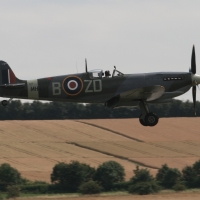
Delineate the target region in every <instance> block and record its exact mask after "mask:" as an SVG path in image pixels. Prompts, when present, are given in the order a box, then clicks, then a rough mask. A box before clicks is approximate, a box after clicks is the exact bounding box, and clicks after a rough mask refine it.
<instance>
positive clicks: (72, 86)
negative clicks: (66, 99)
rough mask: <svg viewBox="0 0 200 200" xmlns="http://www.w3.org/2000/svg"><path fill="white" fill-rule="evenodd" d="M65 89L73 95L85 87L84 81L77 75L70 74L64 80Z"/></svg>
mask: <svg viewBox="0 0 200 200" xmlns="http://www.w3.org/2000/svg"><path fill="white" fill-rule="evenodd" d="M62 87H63V90H64V91H65V92H66V93H67V94H68V95H71V96H75V95H77V94H79V93H80V92H81V91H82V89H83V82H82V80H81V79H80V78H79V77H77V76H68V77H66V78H65V79H64V80H63V83H62Z"/></svg>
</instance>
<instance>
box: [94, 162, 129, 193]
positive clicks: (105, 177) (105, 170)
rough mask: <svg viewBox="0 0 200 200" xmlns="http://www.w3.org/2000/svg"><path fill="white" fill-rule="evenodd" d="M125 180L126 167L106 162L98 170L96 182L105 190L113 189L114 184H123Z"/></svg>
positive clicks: (95, 177)
mask: <svg viewBox="0 0 200 200" xmlns="http://www.w3.org/2000/svg"><path fill="white" fill-rule="evenodd" d="M124 178H125V172H124V167H123V166H122V165H120V164H119V163H117V162H115V161H108V162H104V163H103V164H101V165H99V167H98V168H97V170H96V173H95V176H94V180H95V181H97V182H98V183H99V184H100V185H102V186H103V188H104V189H105V190H110V189H112V186H113V184H114V183H118V182H122V181H124Z"/></svg>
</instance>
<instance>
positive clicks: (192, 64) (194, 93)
mask: <svg viewBox="0 0 200 200" xmlns="http://www.w3.org/2000/svg"><path fill="white" fill-rule="evenodd" d="M190 71H191V72H192V74H193V75H195V74H196V58H195V47H194V45H193V48H192V59H191V70H190ZM196 85H197V84H196V81H195V80H194V83H193V86H192V98H193V106H194V114H195V115H196Z"/></svg>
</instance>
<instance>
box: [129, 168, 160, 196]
mask: <svg viewBox="0 0 200 200" xmlns="http://www.w3.org/2000/svg"><path fill="white" fill-rule="evenodd" d="M133 172H134V174H135V175H134V176H133V177H132V178H131V179H130V187H129V192H130V193H137V194H141V195H144V194H150V193H156V192H158V191H159V190H160V187H159V186H158V184H157V183H156V181H155V179H154V177H153V176H152V175H151V174H150V172H149V170H148V169H139V167H138V166H137V168H136V170H134V171H133Z"/></svg>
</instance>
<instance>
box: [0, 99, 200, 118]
mask: <svg viewBox="0 0 200 200" xmlns="http://www.w3.org/2000/svg"><path fill="white" fill-rule="evenodd" d="M149 108H150V111H153V112H154V113H156V114H157V115H158V116H159V117H193V116H194V108H193V103H192V102H189V101H186V102H183V101H180V100H173V101H172V102H171V103H166V104H150V105H149ZM196 108H197V109H196V110H197V116H198V115H200V102H198V101H197V103H196ZM140 114H141V111H140V109H139V108H135V107H121V108H116V109H110V108H107V107H105V106H104V105H103V104H80V103H66V102H49V103H43V102H40V101H33V102H32V103H22V102H21V101H19V100H15V101H11V102H10V103H9V104H8V105H7V106H5V107H4V106H0V120H43V119H98V118H101V119H103V118H138V117H139V116H140Z"/></svg>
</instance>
